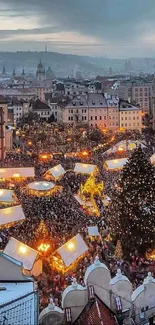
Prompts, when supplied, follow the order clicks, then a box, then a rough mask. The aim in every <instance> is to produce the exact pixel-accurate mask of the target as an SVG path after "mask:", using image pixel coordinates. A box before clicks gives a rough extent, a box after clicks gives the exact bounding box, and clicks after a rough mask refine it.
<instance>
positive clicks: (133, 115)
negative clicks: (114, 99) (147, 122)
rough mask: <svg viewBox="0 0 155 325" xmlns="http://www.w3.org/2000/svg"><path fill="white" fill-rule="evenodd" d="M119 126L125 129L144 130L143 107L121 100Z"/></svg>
mask: <svg viewBox="0 0 155 325" xmlns="http://www.w3.org/2000/svg"><path fill="white" fill-rule="evenodd" d="M119 127H120V128H122V129H124V130H139V131H140V132H141V130H142V108H141V107H137V106H133V105H131V104H129V103H128V102H125V101H124V102H123V101H122V102H121V103H120V106H119Z"/></svg>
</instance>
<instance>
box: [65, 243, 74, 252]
mask: <svg viewBox="0 0 155 325" xmlns="http://www.w3.org/2000/svg"><path fill="white" fill-rule="evenodd" d="M67 247H68V249H69V250H70V251H72V250H73V249H74V247H75V246H74V244H73V243H68V245H67Z"/></svg>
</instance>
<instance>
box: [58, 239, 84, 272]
mask: <svg viewBox="0 0 155 325" xmlns="http://www.w3.org/2000/svg"><path fill="white" fill-rule="evenodd" d="M87 250H88V246H87V245H86V243H85V242H84V240H83V239H82V237H81V236H80V235H79V234H78V235H76V236H74V237H73V238H72V239H70V240H69V241H68V242H67V243H65V244H64V245H63V246H61V247H60V248H58V249H57V252H58V253H59V255H60V256H61V258H62V259H63V261H64V263H65V265H66V266H67V267H68V266H69V265H71V264H72V263H73V262H75V261H76V260H77V258H79V257H80V256H81V255H82V254H84V253H85V252H86V251H87Z"/></svg>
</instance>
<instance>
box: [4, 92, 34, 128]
mask: <svg viewBox="0 0 155 325" xmlns="http://www.w3.org/2000/svg"><path fill="white" fill-rule="evenodd" d="M28 111H29V103H28V102H27V101H24V100H18V99H17V98H13V99H12V101H11V103H10V104H8V124H9V125H14V126H16V125H17V123H18V122H19V121H20V119H21V118H22V117H23V116H24V115H25V114H27V113H28Z"/></svg>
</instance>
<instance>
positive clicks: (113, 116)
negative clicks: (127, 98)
mask: <svg viewBox="0 0 155 325" xmlns="http://www.w3.org/2000/svg"><path fill="white" fill-rule="evenodd" d="M118 117H119V109H118V98H116V97H114V98H113V97H111V99H110V98H105V97H104V95H103V94H100V93H88V94H87V95H81V96H76V97H75V98H73V99H72V100H71V99H69V98H68V99H66V101H65V100H64V101H62V102H61V104H60V103H59V106H58V122H59V123H68V124H77V123H84V124H89V125H90V126H92V127H101V128H105V129H112V130H115V129H118V127H119V121H118Z"/></svg>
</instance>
